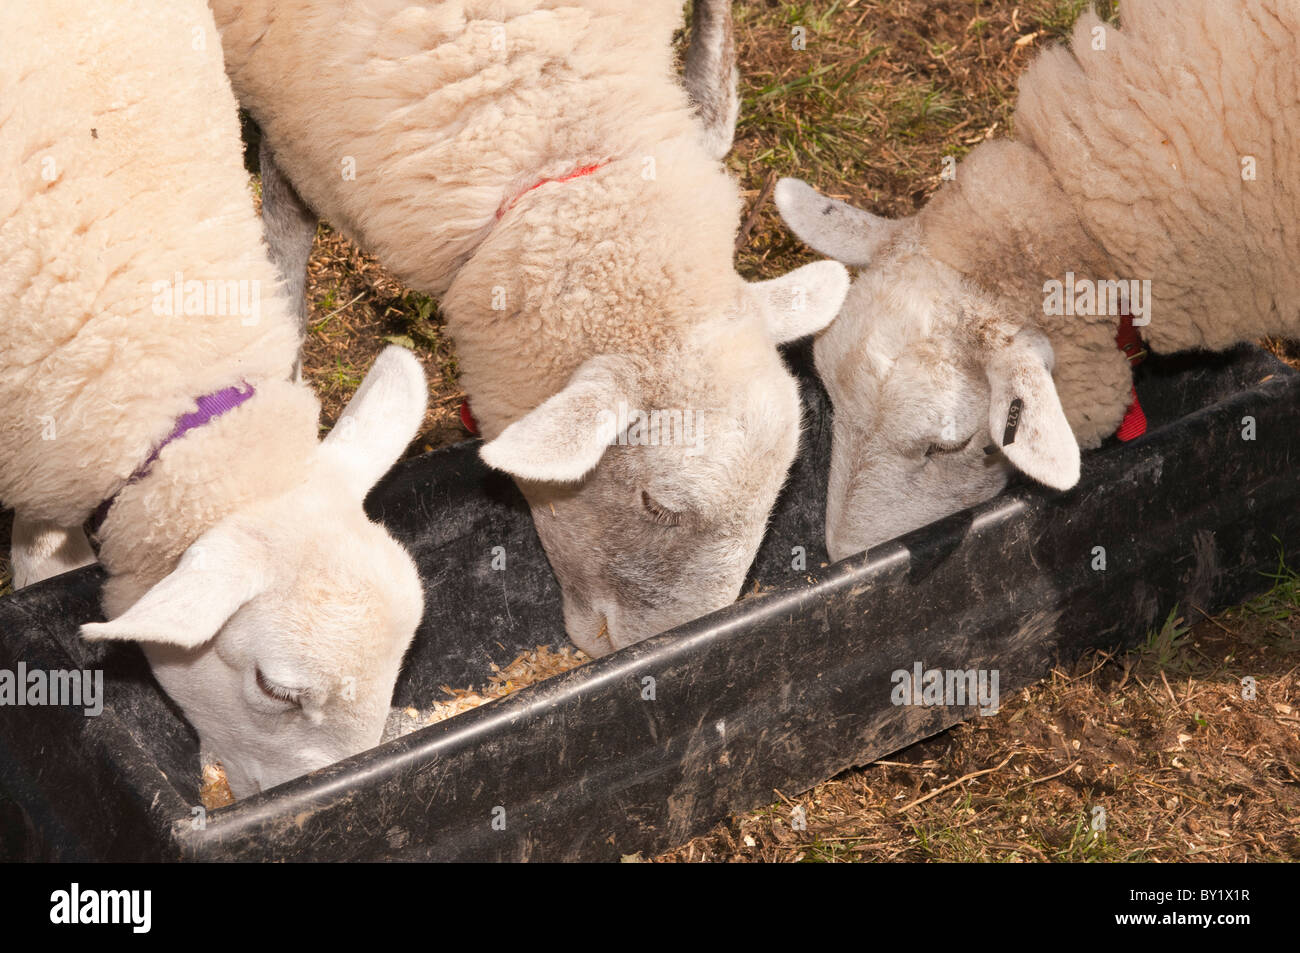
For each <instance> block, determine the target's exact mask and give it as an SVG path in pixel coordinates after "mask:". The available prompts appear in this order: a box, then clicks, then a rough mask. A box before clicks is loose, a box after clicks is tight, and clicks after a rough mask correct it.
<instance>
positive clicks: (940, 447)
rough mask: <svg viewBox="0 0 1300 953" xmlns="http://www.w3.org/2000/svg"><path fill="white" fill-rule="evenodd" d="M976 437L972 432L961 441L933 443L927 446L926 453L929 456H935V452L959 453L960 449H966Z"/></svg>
mask: <svg viewBox="0 0 1300 953" xmlns="http://www.w3.org/2000/svg"><path fill="white" fill-rule="evenodd" d="M974 438H975V435H974V434H971V435H970V436H969V437H967V438H966V439H965V440H963V441H962V442H961V443H932V444H930V446H929V447H927V448H926V450H925V455H926V456H927V457H933V456H934V455H935V454H941V453H957V452H958V451H959V450H965V449H966V448H967V447H968V446H970V442H971V440H973V439H974Z"/></svg>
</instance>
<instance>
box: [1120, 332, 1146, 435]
mask: <svg viewBox="0 0 1300 953" xmlns="http://www.w3.org/2000/svg"><path fill="white" fill-rule="evenodd" d="M1115 345H1116V346H1117V347H1118V348H1119V349H1120V350H1121V351H1123V352H1124V356H1125V357H1127V358H1128V362H1129V365H1130V366H1132V367H1137V366H1138V365H1139V364H1141V363H1142V361H1143V359H1144V358H1145V357H1146V356H1147V349H1146V347H1145V346H1144V345H1143V344H1142V335H1141V334H1139V333H1138V330H1137V328H1135V327H1133V315H1131V314H1129V313H1128V312H1125V313H1124V314H1122V315H1120V319H1119V330H1118V331H1117V332H1116V333H1115ZM1146 432H1147V415H1146V414H1145V413H1144V412H1143V410H1142V404H1141V403H1140V402H1139V401H1138V392H1137V387H1134V388H1133V402H1132V403H1131V404H1129V405H1128V410H1126V411H1125V412H1124V419H1123V420H1122V421H1121V422H1120V425H1119V430H1117V431H1116V432H1115V436H1117V437H1119V439H1120V440H1122V441H1124V442H1125V443H1127V442H1128V441H1130V440H1136V439H1137V438H1138V437H1140V436H1142V435H1143V434H1144V433H1146Z"/></svg>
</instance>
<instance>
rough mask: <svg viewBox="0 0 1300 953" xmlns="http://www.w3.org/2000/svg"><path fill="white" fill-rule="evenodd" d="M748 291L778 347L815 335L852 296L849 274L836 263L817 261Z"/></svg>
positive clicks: (756, 282)
mask: <svg viewBox="0 0 1300 953" xmlns="http://www.w3.org/2000/svg"><path fill="white" fill-rule="evenodd" d="M749 291H750V293H751V294H753V295H754V296H755V297H756V298H757V299H758V302H759V307H760V308H762V311H763V319H764V320H765V321H766V322H767V330H768V334H770V335H771V337H772V340H773V342H774V343H776V344H784V343H785V342H786V341H793V340H796V339H797V338H801V337H806V336H807V335H809V334H815V333H817V332H818V331H820V330H821V329H822V328H824V327H826V325H828V324H830V323H831V321H832V320H834V318H835V315H837V314H839V311H840V305H842V304H844V296H845V295H846V294H848V293H849V273H848V271H847V270H846V269H845V267H844V266H843V265H841V264H839V263H837V262H833V261H815V262H813V263H812V264H811V265H804V266H803V267H802V268H796V269H795V270H794V271H792V272H790V273H789V274H786V275H782V276H781V277H780V278H773V279H772V280H771V281H755V282H752V283H751V284H750V285H749Z"/></svg>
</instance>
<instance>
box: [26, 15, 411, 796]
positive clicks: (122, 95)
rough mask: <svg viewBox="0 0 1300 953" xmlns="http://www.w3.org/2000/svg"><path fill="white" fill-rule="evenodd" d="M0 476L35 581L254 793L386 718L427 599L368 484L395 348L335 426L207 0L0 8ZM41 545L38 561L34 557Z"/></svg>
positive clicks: (404, 376) (397, 376)
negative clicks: (93, 567) (94, 598)
mask: <svg viewBox="0 0 1300 953" xmlns="http://www.w3.org/2000/svg"><path fill="white" fill-rule="evenodd" d="M0 46H2V47H3V48H4V49H5V50H6V51H7V53H6V55H5V57H4V58H3V59H0V91H3V98H2V99H0V102H3V107H0V169H2V170H3V172H2V173H0V406H3V408H4V410H5V413H4V415H3V417H0V500H3V501H4V503H5V504H6V505H8V506H12V507H13V508H14V509H15V511H16V513H17V514H18V516H17V517H16V522H17V529H16V534H17V536H18V537H19V539H18V540H16V546H15V552H14V556H15V564H16V565H15V570H16V576H17V578H18V579H19V580H20V581H21V582H22V583H31V582H34V581H37V580H39V579H42V578H44V577H46V576H48V575H49V574H51V573H52V572H57V571H60V570H63V569H67V568H70V567H71V566H74V565H78V564H81V563H84V562H87V561H89V557H90V555H91V554H90V551H89V549H88V548H87V547H86V542H85V539H84V537H83V536H82V535H81V534H80V530H79V529H77V527H80V526H81V524H83V523H85V522H86V521H87V520H88V519H89V518H91V517H92V514H94V520H93V522H94V523H95V524H97V529H96V533H95V535H96V537H97V540H98V547H99V548H98V556H99V560H100V562H101V563H102V564H103V566H104V568H105V569H106V570H107V580H106V582H105V583H104V587H103V592H102V604H103V609H104V613H105V616H106V618H107V619H108V621H107V622H96V623H88V624H86V625H84V626H82V627H81V634H82V635H83V637H84V638H86V639H88V640H90V641H102V640H125V641H131V642H135V643H137V644H138V645H139V646H140V648H141V649H142V650H143V651H144V654H145V656H146V657H147V659H148V661H149V664H150V666H151V668H152V671H153V674H154V675H155V677H156V678H157V680H158V683H159V684H160V685H161V686H162V688H163V689H164V690H165V691H166V692H167V694H168V695H170V696H171V698H172V699H173V700H174V701H175V702H176V703H177V704H178V705H179V706H180V708H181V709H182V711H183V712H184V713H185V716H186V717H187V718H188V719H189V721H190V723H191V724H192V725H193V726H194V728H195V729H196V730H197V733H198V737H199V742H200V746H201V750H202V751H203V753H204V756H205V757H208V758H214V759H219V760H220V761H222V762H223V763H224V765H225V767H226V770H227V772H228V775H229V780H230V786H231V789H232V790H233V791H234V793H235V794H236V795H238V796H240V797H244V796H248V795H250V794H253V793H256V792H257V791H259V790H261V789H263V788H266V787H269V786H271V785H275V784H279V783H280V782H282V781H285V780H288V779H289V778H291V777H294V776H296V775H298V774H301V773H303V772H307V771H311V770H314V769H316V768H319V767H322V766H323V765H325V764H328V763H330V762H332V761H335V760H337V759H339V758H341V757H344V756H347V755H351V754H353V753H356V752H358V751H361V750H363V749H365V748H367V747H370V746H373V745H374V744H376V743H377V742H378V741H379V737H380V732H381V731H382V729H383V725H384V721H385V718H386V716H387V714H388V705H389V701H390V698H391V695H392V690H393V685H394V682H395V679H396V676H397V672H398V668H399V665H400V663H401V659H402V656H403V654H404V653H405V651H406V648H407V645H408V643H409V642H410V640H411V638H412V636H413V634H414V631H415V628H416V625H417V623H418V622H419V620H420V617H421V614H422V607H423V594H422V589H421V583H420V580H419V577H418V575H417V573H416V569H415V565H414V563H413V562H412V560H411V557H410V556H409V555H408V554H407V552H406V551H405V550H404V549H403V548H402V547H401V546H400V545H399V544H398V543H397V542H396V541H395V540H394V539H392V537H390V536H389V535H388V533H387V532H386V531H385V530H384V529H383V528H382V527H381V526H379V525H378V524H376V523H372V522H371V521H370V520H369V519H368V518H367V517H366V515H365V512H364V510H363V509H362V499H363V497H364V496H365V493H366V491H367V490H368V489H369V487H370V486H371V485H372V484H374V483H375V482H376V481H377V480H378V479H379V477H380V476H381V475H382V474H383V472H384V471H385V470H386V469H387V468H388V467H389V465H390V464H391V463H392V462H393V461H394V460H395V459H396V458H397V457H398V455H399V454H400V453H401V452H402V450H403V449H404V448H405V447H406V445H407V443H408V442H409V441H410V439H411V438H412V437H413V436H414V433H415V430H416V427H417V426H418V425H419V423H420V421H421V420H422V418H423V413H424V407H425V402H426V399H427V398H426V390H425V385H424V380H423V373H422V371H421V369H420V366H419V363H418V361H416V359H415V358H414V356H413V355H411V354H410V353H409V352H404V351H402V350H401V349H400V348H396V349H392V350H389V351H386V352H385V353H384V354H382V355H381V356H380V358H379V359H378V360H377V361H376V363H375V366H374V368H373V370H372V371H371V373H370V374H369V375H368V376H367V377H366V379H365V381H364V382H363V384H362V387H361V388H360V390H359V391H358V393H357V395H356V396H355V398H354V399H353V401H352V402H351V403H350V404H349V405H348V407H347V409H346V411H345V413H344V416H343V418H342V419H341V421H340V423H339V424H338V425H337V426H335V428H334V429H333V430H332V431H331V432H330V434H329V435H328V437H326V439H325V440H324V441H323V442H318V429H319V428H318V423H317V420H318V415H319V405H318V402H317V400H316V398H315V396H314V395H313V394H312V392H311V391H310V389H309V388H307V387H306V386H304V385H302V384H297V383H293V382H291V381H290V380H289V377H290V371H291V368H292V365H293V361H294V358H295V355H296V352H297V347H298V337H297V328H296V325H295V322H294V321H293V317H292V314H291V312H290V310H289V303H288V301H287V299H286V298H285V297H284V294H283V292H282V290H281V289H280V287H279V283H278V281H277V278H276V275H275V272H274V266H273V265H272V263H271V261H270V259H269V257H268V255H267V252H266V249H265V247H264V245H263V244H262V238H261V225H260V221H259V219H258V217H257V214H256V212H255V210H254V208H253V204H252V196H251V194H250V192H249V188H248V179H247V175H246V174H245V173H244V170H243V165H242V156H241V144H240V138H239V130H238V123H237V113H236V104H235V100H234V96H233V94H232V92H231V90H230V85H229V82H228V80H227V79H226V76H225V73H224V69H223V65H222V60H221V53H220V49H219V43H218V36H217V32H216V26H215V23H214V22H213V19H212V15H211V13H210V12H209V11H208V9H207V7H206V6H205V5H204V4H203V2H202V0H133V2H131V3H122V2H120V0H46V2H44V3H41V4H5V5H4V6H3V7H0ZM34 560H35V562H33V561H34Z"/></svg>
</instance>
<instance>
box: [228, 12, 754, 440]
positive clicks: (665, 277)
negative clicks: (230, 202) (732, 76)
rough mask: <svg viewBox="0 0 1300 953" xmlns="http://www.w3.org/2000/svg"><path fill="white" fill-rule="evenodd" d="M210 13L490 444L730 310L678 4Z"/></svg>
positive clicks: (719, 203) (289, 167) (725, 240)
mask: <svg viewBox="0 0 1300 953" xmlns="http://www.w3.org/2000/svg"><path fill="white" fill-rule="evenodd" d="M212 5H213V8H214V10H215V12H216V17H217V22H218V24H219V26H220V27H221V29H222V36H223V44H224V47H225V51H226V63H227V69H228V71H229V74H230V77H231V81H232V83H233V85H234V88H235V92H236V94H237V95H238V96H239V99H240V101H241V102H242V103H243V104H244V105H245V106H246V107H247V108H249V109H250V111H251V112H252V113H253V115H254V117H255V118H256V119H257V121H258V123H259V124H260V125H261V126H262V128H263V130H264V131H265V132H266V133H267V135H268V137H269V139H270V141H272V142H273V143H274V144H275V149H276V159H277V161H278V162H279V163H281V164H282V165H283V167H284V169H285V171H286V172H287V173H288V175H289V178H290V179H291V180H292V181H293V183H294V184H295V186H296V187H297V188H298V189H299V192H300V194H301V196H302V198H303V200H304V201H305V202H306V203H307V204H308V205H310V206H311V207H312V208H313V209H315V210H316V211H317V212H319V213H320V214H321V215H323V216H324V217H326V218H328V219H329V220H330V222H331V223H332V224H333V225H334V226H335V227H337V228H338V229H340V230H341V231H342V232H344V233H345V234H346V235H348V236H349V237H350V238H352V239H353V240H354V241H356V242H357V243H358V244H359V245H361V246H362V247H363V248H366V249H367V250H368V251H370V252H372V253H373V254H374V255H375V256H376V257H377V258H379V259H380V260H381V261H383V262H384V264H385V266H387V267H388V268H390V269H392V270H393V271H394V272H395V273H396V274H397V276H398V277H399V278H400V279H401V280H402V281H403V282H405V283H406V284H408V285H410V286H411V287H414V288H416V289H418V290H421V291H425V292H428V293H430V294H434V295H438V296H439V297H440V299H441V300H440V303H441V305H442V307H443V310H444V313H445V315H446V318H447V325H448V328H449V330H450V332H451V335H452V337H453V338H454V339H455V341H456V348H457V356H458V359H459V362H460V367H461V370H462V382H463V383H464V386H465V388H466V390H467V391H468V392H469V393H471V394H473V397H474V413H475V416H476V417H477V419H478V422H479V425H480V426H481V428H482V432H483V434H484V437H485V438H486V439H488V440H491V439H492V438H493V437H494V436H496V435H497V434H499V433H500V432H501V430H503V429H504V428H505V426H506V425H507V424H509V423H510V422H511V421H513V420H515V419H517V418H518V417H520V416H522V415H523V414H524V413H526V412H527V411H529V410H531V409H532V408H533V407H535V406H537V405H538V404H540V403H541V402H542V400H544V399H545V398H547V397H549V396H551V395H552V394H554V393H556V392H557V391H559V390H560V389H561V388H562V387H563V385H564V384H565V382H566V381H567V380H568V379H569V377H570V375H571V374H572V373H573V371H574V370H575V369H576V368H577V367H578V366H579V364H581V363H582V361H583V360H585V359H586V358H588V357H590V356H592V355H594V354H600V353H608V352H620V353H627V354H636V355H643V356H651V355H655V354H662V353H664V352H666V351H671V350H672V347H673V343H674V342H677V341H680V340H681V338H682V334H683V331H684V329H688V328H690V327H691V326H692V325H693V324H694V323H695V322H696V321H698V320H700V319H702V318H703V317H705V316H706V315H707V316H710V317H716V314H717V312H718V311H719V310H720V309H721V308H722V307H725V306H728V305H730V304H732V303H733V302H735V301H736V300H737V299H738V297H739V295H740V292H741V282H740V280H739V278H738V276H736V274H735V272H734V270H733V269H732V267H731V260H732V245H733V242H734V237H735V229H736V224H737V222H738V220H739V213H740V208H741V204H740V196H739V192H738V189H737V186H736V185H735V183H734V182H732V181H731V180H730V178H729V177H728V176H727V175H726V174H725V172H724V170H723V169H722V167H721V165H720V163H718V162H717V161H716V160H713V159H711V158H710V157H709V156H708V155H707V152H706V149H705V148H704V147H703V146H702V145H701V143H700V141H699V139H700V137H699V133H698V123H697V121H696V120H695V118H694V116H693V115H692V112H691V108H690V104H689V102H688V100H687V97H686V94H685V92H684V91H683V89H682V87H681V83H680V81H679V80H678V79H677V77H676V75H675V72H674V64H673V56H672V48H671V43H670V38H671V35H672V31H673V29H674V28H675V27H676V26H677V25H678V24H679V22H680V20H681V16H682V4H681V3H680V0H648V2H628V0H592V2H588V3H582V4H573V3H571V2H568V0H506V2H501V0H448V2H443V3H416V4H412V3H408V2H406V0H367V2H365V3H355V4H346V5H336V4H335V5H324V6H322V5H320V4H313V3H310V2H307V0H213V4H212ZM344 103H346V107H344V106H343V105H341V104H344ZM584 169H589V170H590V171H589V172H588V174H584V175H581V176H577V177H572V176H573V173H574V172H575V171H578V170H584ZM561 179H565V180H566V181H564V182H563V184H554V182H555V180H561ZM541 183H545V184H542V185H539V184H541ZM534 186H538V187H534ZM593 289H598V290H593ZM710 309H712V312H713V313H712V314H710V313H709V312H710ZM646 315H655V316H656V317H655V323H653V324H650V323H647V321H646ZM525 337H526V338H527V339H528V340H529V341H530V342H531V343H530V344H529V345H528V346H521V340H522V339H524V338H525ZM754 337H755V341H756V342H757V340H758V338H757V336H756V335H755V336H754ZM765 346H767V345H766V344H765Z"/></svg>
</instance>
